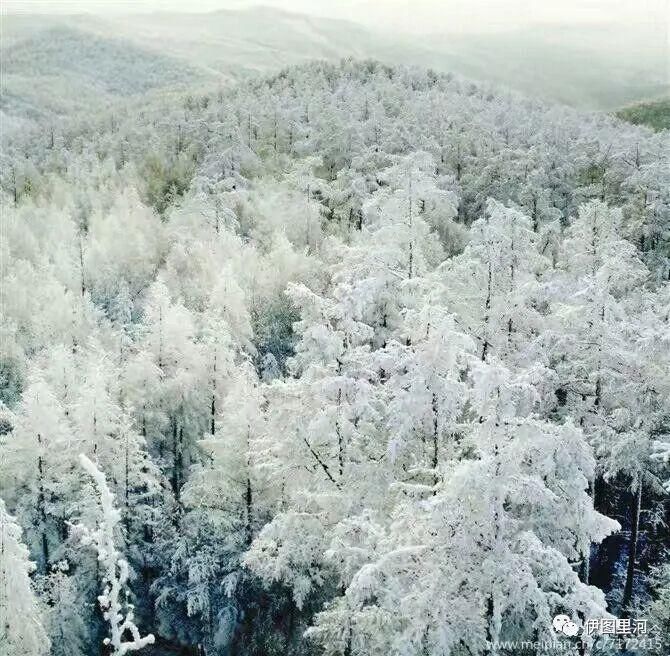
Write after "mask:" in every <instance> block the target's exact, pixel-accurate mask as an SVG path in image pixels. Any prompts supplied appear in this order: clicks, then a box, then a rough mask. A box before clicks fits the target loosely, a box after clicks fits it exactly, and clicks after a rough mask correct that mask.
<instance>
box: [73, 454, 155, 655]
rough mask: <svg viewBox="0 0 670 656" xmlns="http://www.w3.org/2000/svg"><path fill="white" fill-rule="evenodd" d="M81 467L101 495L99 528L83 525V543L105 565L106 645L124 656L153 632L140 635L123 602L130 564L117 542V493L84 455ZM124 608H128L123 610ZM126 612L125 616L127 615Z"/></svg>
mask: <svg viewBox="0 0 670 656" xmlns="http://www.w3.org/2000/svg"><path fill="white" fill-rule="evenodd" d="M79 461H80V463H81V466H82V467H83V468H84V469H85V470H86V471H87V472H88V474H90V476H91V478H93V480H94V481H95V485H96V487H97V488H98V494H99V495H100V506H101V509H102V518H101V520H100V521H99V522H98V527H97V528H96V529H95V530H91V529H89V528H86V527H84V526H82V527H81V529H82V531H83V538H82V543H83V544H87V545H92V546H93V548H94V549H95V550H96V551H97V553H98V560H99V561H100V563H101V564H102V566H103V575H102V576H103V585H104V590H103V593H102V594H101V595H100V596H99V597H98V602H99V603H100V608H101V609H102V611H103V617H104V618H105V620H107V622H109V628H110V634H111V637H109V638H105V640H104V644H105V645H111V647H112V650H113V652H112V653H113V654H118V656H123V654H126V653H128V652H130V651H138V650H139V649H142V647H145V646H146V645H151V644H153V642H154V636H153V635H152V634H151V633H150V634H148V635H146V636H144V637H141V636H140V632H139V630H138V628H137V627H136V626H135V623H134V621H133V619H134V618H133V607H132V605H130V604H127V603H125V604H124V603H123V602H122V601H121V598H122V594H126V593H125V592H124V591H125V588H126V584H127V582H128V574H129V571H128V562H127V561H126V560H125V559H124V558H122V557H121V555H120V553H119V551H118V550H117V548H116V544H115V543H114V528H115V526H116V525H117V524H118V523H119V521H120V519H121V514H120V513H119V511H118V509H117V508H115V507H114V494H113V493H112V491H111V490H110V489H109V486H108V485H107V481H106V479H105V475H104V474H103V473H102V472H101V471H100V470H99V469H98V468H97V467H96V466H95V464H94V463H93V462H91V460H89V459H88V458H87V457H86V456H85V455H83V454H80V455H79ZM124 606H125V609H124ZM124 610H125V615H124ZM126 633H129V634H130V636H131V638H132V640H130V641H124V634H126Z"/></svg>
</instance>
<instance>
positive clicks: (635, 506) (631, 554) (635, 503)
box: [621, 481, 642, 617]
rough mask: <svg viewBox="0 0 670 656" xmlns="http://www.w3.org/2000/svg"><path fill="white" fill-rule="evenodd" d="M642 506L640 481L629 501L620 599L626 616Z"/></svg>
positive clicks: (633, 573) (630, 595) (633, 575)
mask: <svg viewBox="0 0 670 656" xmlns="http://www.w3.org/2000/svg"><path fill="white" fill-rule="evenodd" d="M641 508H642V481H639V482H638V484H637V490H636V491H635V496H634V497H633V499H632V502H631V527H630V540H629V543H628V545H629V546H628V568H627V570H626V585H625V586H624V589H623V597H622V599H621V610H622V615H624V616H626V617H627V616H628V614H629V612H630V608H629V606H630V603H631V601H632V599H633V583H634V579H635V560H636V558H637V542H638V536H639V533H640V509H641Z"/></svg>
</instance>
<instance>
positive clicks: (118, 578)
mask: <svg viewBox="0 0 670 656" xmlns="http://www.w3.org/2000/svg"><path fill="white" fill-rule="evenodd" d="M2 157H3V159H2V179H1V184H2V195H3V197H2V203H3V213H2V239H1V243H0V248H1V266H2V285H1V294H2V339H1V347H2V351H1V358H2V359H1V363H0V367H1V369H0V400H1V405H0V498H1V499H2V501H1V502H0V653H1V654H2V656H47V655H49V656H97V655H98V654H114V655H115V656H116V655H119V656H121V655H123V654H125V653H129V652H131V651H136V650H141V651H139V653H141V654H147V656H150V655H151V654H160V655H161V656H164V655H165V656H166V655H168V654H177V653H180V654H192V655H196V654H197V655H200V656H205V655H206V656H280V655H281V656H308V655H310V656H311V655H323V656H485V655H486V656H504V655H506V654H514V655H515V656H516V655H517V654H522V653H532V654H550V653H551V654H554V653H562V654H575V655H577V654H586V653H589V654H591V653H592V654H609V653H617V654H621V653H626V654H633V653H635V654H655V655H657V656H666V655H667V654H668V652H669V650H670V558H669V557H668V550H669V549H670V527H669V526H668V521H669V520H670V502H669V496H668V495H669V494H670V283H669V280H670V133H669V132H667V131H665V132H659V133H653V132H651V131H650V130H648V129H646V128H643V127H636V126H632V125H628V124H626V123H624V122H622V121H619V120H618V119H616V118H613V117H610V116H607V115H605V114H600V113H580V112H578V111H576V110H573V109H570V108H567V107H564V106H558V105H548V104H544V103H543V102H541V101H539V100H532V99H528V98H527V97H523V96H520V95H515V94H513V93H511V92H503V91H499V90H496V89H495V88H489V87H487V86H486V85H483V84H476V83H473V82H470V81H468V80H464V79H461V78H459V77H456V76H452V75H442V74H437V73H434V72H432V71H429V70H425V69H418V68H417V69H411V68H403V67H393V68H391V67H387V66H384V65H381V64H378V63H374V62H367V61H366V62H356V61H348V60H347V61H343V62H342V63H340V64H326V63H311V64H305V65H301V66H297V67H291V68H288V69H286V70H284V71H283V72H281V73H280V74H277V75H271V76H264V77H258V78H254V79H252V80H250V81H244V82H239V83H237V84H235V85H232V86H227V87H221V88H220V89H217V90H216V91H214V92H211V93H193V94H191V95H184V96H183V98H180V99H175V98H171V99H170V101H169V102H167V101H165V100H163V101H160V100H156V101H153V102H148V103H147V104H146V105H145V106H135V105H133V106H128V107H126V108H125V109H124V108H120V107H111V108H110V109H108V110H106V111H101V112H95V113H94V114H92V115H91V116H90V117H88V118H86V119H84V118H77V119H76V120H72V121H64V120H58V121H56V120H54V121H48V122H45V123H40V124H36V127H35V129H32V130H27V131H25V130H24V131H20V132H16V133H14V134H12V135H11V138H10V139H8V140H7V142H6V144H5V146H4V149H3V155H2ZM557 614H565V615H567V616H569V617H570V618H571V620H572V621H573V622H574V623H575V624H577V626H578V627H579V628H580V633H581V628H582V627H583V626H584V625H585V624H586V622H587V620H589V619H592V618H611V617H616V618H624V619H632V618H646V619H647V620H648V623H649V635H648V636H647V638H648V640H645V641H642V642H641V643H640V644H639V645H636V646H629V648H628V650H627V651H625V652H622V649H625V648H622V647H620V646H619V645H616V646H614V647H612V646H611V645H609V646H608V645H607V644H605V645H604V646H599V643H597V641H595V640H593V641H592V642H589V640H588V639H585V641H581V642H580V641H578V640H577V638H575V637H570V636H562V637H560V646H559V647H557V646H556V644H553V646H552V647H548V646H547V647H543V646H541V645H542V644H545V643H549V642H552V643H555V642H556V641H557V640H559V638H557V636H556V633H555V631H554V629H553V628H552V619H553V618H554V617H555V616H556V615H557ZM514 641H516V644H520V643H521V642H534V643H535V645H536V646H535V647H534V648H533V649H532V650H530V651H529V650H528V649H526V650H523V649H521V648H520V647H518V646H517V647H512V648H506V647H505V646H504V645H505V644H511V642H514ZM501 645H502V646H501ZM538 645H540V646H538Z"/></svg>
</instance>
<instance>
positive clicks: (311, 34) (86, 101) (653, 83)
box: [0, 7, 670, 120]
mask: <svg viewBox="0 0 670 656" xmlns="http://www.w3.org/2000/svg"><path fill="white" fill-rule="evenodd" d="M654 29H656V28H654V27H653V26H651V27H650V26H647V27H640V26H638V27H635V26H626V27H625V28H623V27H621V26H614V25H608V24H602V25H592V26H573V25H566V26H555V25H554V26H546V25H545V26H541V25H538V26H535V27H533V28H532V29H523V30H516V31H506V32H499V33H489V34H469V35H464V34H439V35H424V36H416V37H408V36H398V35H394V34H391V33H385V32H380V31H375V30H372V29H369V28H367V27H364V26H362V25H359V24H357V23H354V22H351V21H346V20H335V19H327V18H317V17H313V16H307V15H304V14H298V13H292V12H287V11H283V10H278V9H270V8H266V7H254V8H251V9H245V10H222V11H216V12H213V13H209V14H202V13H198V14H195V13H194V14H188V13H168V12H159V13H154V14H133V15H132V16H105V17H101V16H92V15H76V16H58V17H56V16H53V17H49V16H25V15H24V16H9V17H4V20H3V26H2V41H3V48H2V57H3V62H4V77H3V98H2V104H1V106H0V108H1V109H2V111H3V112H4V113H5V114H6V115H11V116H12V117H13V118H14V120H25V118H27V117H30V118H32V119H34V118H36V117H39V116H40V115H45V114H46V115H49V114H50V113H56V114H64V113H68V112H71V111H75V110H79V109H83V108H90V107H91V106H92V105H95V104H96V103H101V104H109V103H112V102H115V101H118V100H119V99H121V100H123V99H129V98H133V97H141V95H142V94H145V93H147V92H150V93H157V92H161V91H163V90H179V89H183V88H185V87H187V86H189V85H194V84H197V85H200V84H203V83H208V82H210V81H212V80H217V81H219V82H220V81H222V80H223V81H229V80H234V79H240V78H245V77H248V76H249V75H254V74H257V73H259V72H261V73H268V72H272V71H276V70H278V69H280V68H283V67H286V66H290V65H294V64H300V63H304V62H306V61H308V60H312V59H326V60H331V61H332V60H337V59H340V58H342V57H355V58H372V59H377V60H380V61H382V62H385V63H388V64H392V65H393V64H409V65H412V64H414V65H418V66H422V67H432V68H434V69H435V70H437V71H440V72H446V71H453V72H456V73H460V74H462V75H466V76H468V77H471V78H473V79H476V80H485V81H490V82H493V83H495V84H497V85H499V86H502V87H509V88H512V89H515V90H519V91H521V92H523V93H526V94H528V95H530V96H533V97H538V98H542V99H546V100H551V101H559V102H563V103H566V104H569V105H572V106H574V107H579V108H582V109H595V110H603V109H605V110H609V111H612V110H614V109H616V108H619V107H622V106H625V105H628V104H631V103H635V102H637V101H639V100H640V99H648V98H651V99H653V98H657V97H663V96H666V95H668V93H670V89H669V88H668V84H667V80H668V75H667V44H665V42H664V40H663V38H661V36H662V35H661V36H659V33H657V32H654ZM645 30H646V31H645ZM110 35H113V37H110Z"/></svg>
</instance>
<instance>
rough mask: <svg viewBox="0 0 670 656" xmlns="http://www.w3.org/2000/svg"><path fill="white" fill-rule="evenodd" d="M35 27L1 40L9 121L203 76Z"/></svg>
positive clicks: (110, 44)
mask: <svg viewBox="0 0 670 656" xmlns="http://www.w3.org/2000/svg"><path fill="white" fill-rule="evenodd" d="M24 25H25V23H24ZM37 25H38V26H39V28H38V29H36V30H33V31H32V33H31V32H30V31H29V30H27V29H26V30H24V32H23V35H24V38H11V37H12V34H13V33H12V32H11V30H10V38H9V39H7V40H5V39H3V46H4V47H3V48H2V52H1V53H0V56H1V57H2V62H3V75H2V96H1V98H0V109H1V110H2V112H3V115H4V116H5V117H9V118H10V119H11V118H12V117H14V118H16V119H22V120H26V119H29V120H39V119H41V118H45V117H49V116H52V115H60V114H72V113H73V112H78V111H82V110H91V109H95V108H97V107H104V106H108V105H109V104H110V103H113V102H116V101H118V100H121V99H125V100H128V99H132V98H134V97H139V96H143V95H144V94H147V93H150V92H154V91H158V90H161V89H166V90H176V89H180V88H181V89H185V88H187V87H188V86H190V85H192V84H193V83H194V82H197V81H203V80H205V79H206V77H207V74H206V73H205V72H204V71H203V70H201V69H198V68H197V67H196V66H194V65H192V64H190V63H188V62H185V61H183V60H178V59H175V58H173V57H171V56H169V55H166V54H161V53H157V52H155V51H153V50H146V49H143V48H140V47H138V45H136V44H134V43H132V42H129V41H127V40H123V39H117V38H104V37H102V36H99V35H97V34H94V33H91V32H90V31H84V30H81V29H77V28H73V27H70V26H66V25H59V24H55V25H49V23H48V22H47V21H38V23H37ZM14 34H15V33H14ZM7 41H8V42H9V45H5V43H6V42H7Z"/></svg>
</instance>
